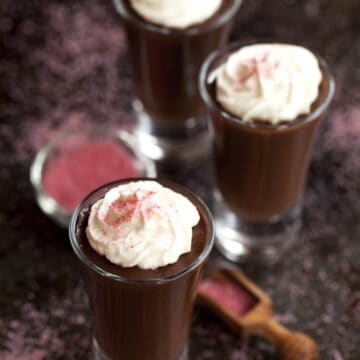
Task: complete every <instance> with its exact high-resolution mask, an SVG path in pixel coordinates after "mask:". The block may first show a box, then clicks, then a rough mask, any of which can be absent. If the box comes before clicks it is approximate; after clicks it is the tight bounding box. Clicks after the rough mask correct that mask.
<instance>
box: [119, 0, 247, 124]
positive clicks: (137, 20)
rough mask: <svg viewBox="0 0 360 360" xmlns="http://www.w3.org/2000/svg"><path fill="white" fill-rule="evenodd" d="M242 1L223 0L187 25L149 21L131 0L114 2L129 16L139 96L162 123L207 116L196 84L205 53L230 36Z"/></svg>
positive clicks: (127, 24) (181, 121)
mask: <svg viewBox="0 0 360 360" xmlns="http://www.w3.org/2000/svg"><path fill="white" fill-rule="evenodd" d="M241 2H242V1H241V0H223V1H222V4H221V6H220V8H219V9H218V10H217V12H216V13H215V14H214V15H213V16H211V17H210V18H209V19H208V20H206V21H204V22H202V23H200V24H196V25H193V26H190V27H188V28H185V29H175V28H168V27H163V26H159V25H155V24H153V23H150V22H148V21H147V20H145V19H143V18H142V17H141V16H140V15H139V14H137V13H136V12H135V11H134V10H133V9H132V7H131V4H130V2H129V0H124V1H120V0H115V3H116V5H117V8H118V10H119V12H120V14H121V16H122V17H123V19H124V24H125V29H126V33H127V37H128V45H129V49H130V57H131V63H132V67H133V75H134V78H135V86H136V94H137V96H138V98H139V100H140V101H141V103H142V106H143V108H144V110H145V112H146V113H147V114H148V115H150V117H151V118H152V120H154V121H155V122H157V123H159V125H161V126H167V127H174V126H180V125H183V122H184V121H186V120H188V119H190V118H193V117H198V116H200V115H202V114H203V112H204V107H203V105H202V102H201V100H200V95H199V92H198V87H197V80H198V72H199V69H200V66H201V64H202V62H203V60H204V59H205V57H206V56H207V55H208V54H209V53H210V52H212V51H213V50H215V49H217V48H219V47H222V46H223V45H224V44H225V43H226V41H227V39H228V36H229V33H230V30H231V27H232V23H233V20H234V16H235V14H236V11H237V10H238V8H239V7H240V5H241Z"/></svg>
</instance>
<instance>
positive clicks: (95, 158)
mask: <svg viewBox="0 0 360 360" xmlns="http://www.w3.org/2000/svg"><path fill="white" fill-rule="evenodd" d="M139 175H140V173H139V171H138V170H137V169H136V167H135V165H134V163H133V161H132V159H131V157H130V155H129V154H128V153H127V152H126V150H125V149H123V148H122V147H121V146H119V144H117V143H115V142H112V141H109V140H107V141H105V140H104V141H95V140H94V141H91V142H84V143H81V144H79V145H77V146H75V147H74V148H72V149H70V150H68V151H66V152H64V153H62V154H61V155H59V156H58V157H56V158H54V159H52V160H50V161H49V163H48V164H47V166H46V169H45V173H44V178H43V186H44V190H45V191H46V192H47V193H48V194H49V195H51V196H52V197H53V198H54V199H56V201H57V202H58V203H59V204H60V205H61V206H62V207H64V208H65V209H67V210H69V211H73V210H74V208H75V207H76V205H77V204H78V203H79V202H80V201H81V200H82V199H83V198H84V197H85V195H86V194H88V193H89V192H90V191H92V190H94V189H96V188H97V187H99V186H101V185H103V184H105V183H107V182H111V181H115V180H119V179H123V178H127V177H136V176H139Z"/></svg>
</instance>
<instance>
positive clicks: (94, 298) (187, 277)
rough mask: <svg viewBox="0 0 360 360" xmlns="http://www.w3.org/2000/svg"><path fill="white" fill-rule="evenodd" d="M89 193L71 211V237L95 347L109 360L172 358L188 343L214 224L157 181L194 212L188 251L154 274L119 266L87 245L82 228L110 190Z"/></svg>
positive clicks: (194, 199)
mask: <svg viewBox="0 0 360 360" xmlns="http://www.w3.org/2000/svg"><path fill="white" fill-rule="evenodd" d="M134 180H136V179H130V180H124V181H119V182H116V183H112V184H109V185H106V186H105V187H102V188H100V189H99V190H97V191H95V192H94V193H92V194H90V195H89V196H88V197H87V198H86V199H85V200H84V201H83V203H82V204H80V206H79V208H78V209H77V211H76V212H75V214H74V216H73V219H72V223H71V225H70V238H71V242H72V246H73V248H74V251H75V253H76V254H77V256H78V257H79V258H80V260H81V264H82V268H83V273H84V275H85V285H86V287H87V292H88V296H89V299H90V304H91V308H92V313H93V320H94V344H95V348H97V349H99V350H100V352H101V353H102V355H104V356H106V358H107V359H132V360H174V359H179V358H180V356H183V352H184V349H185V348H186V345H187V340H188V335H189V329H190V323H191V315H192V308H193V301H194V299H195V293H196V287H197V284H198V280H199V277H200V272H201V270H202V268H203V265H204V263H205V260H206V259H207V257H208V255H209V252H210V250H211V247H212V245H213V237H214V236H213V225H212V219H211V215H210V213H209V211H208V209H207V208H206V206H205V205H204V204H203V203H202V201H201V200H199V199H198V198H197V197H196V196H195V195H193V194H192V193H190V192H189V191H188V190H186V189H184V188H183V187H180V186H178V185H175V184H172V183H169V182H166V181H159V182H160V183H161V184H162V185H164V186H166V187H169V188H170V189H172V190H174V191H177V192H179V193H181V194H182V195H184V196H186V197H187V198H188V199H189V200H190V201H191V202H192V203H193V204H194V205H195V206H196V208H197V210H198V212H199V214H200V218H201V219H200V222H199V223H198V225H197V226H196V227H194V228H193V237H192V247H191V252H190V253H187V254H184V255H182V256H180V258H179V259H178V261H177V262H176V263H174V264H171V265H167V266H164V267H160V268H158V269H156V270H143V269H140V268H138V267H132V268H123V267H121V266H117V265H114V264H112V263H111V262H109V261H108V260H107V259H106V258H105V257H103V256H100V255H99V254H98V253H97V252H95V251H94V250H93V249H92V247H91V246H90V245H89V241H88V239H87V236H86V233H85V229H86V226H87V222H88V217H89V211H90V208H91V205H92V204H93V203H94V202H96V201H97V200H98V199H99V198H101V197H103V196H104V194H105V193H106V192H107V191H108V190H109V189H111V188H112V187H114V186H117V185H120V184H124V183H126V182H129V181H134Z"/></svg>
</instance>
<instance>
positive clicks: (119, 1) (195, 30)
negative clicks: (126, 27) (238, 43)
mask: <svg viewBox="0 0 360 360" xmlns="http://www.w3.org/2000/svg"><path fill="white" fill-rule="evenodd" d="M194 1H196V0H194ZM113 3H114V5H115V8H116V10H117V12H118V13H119V14H120V15H122V16H123V17H124V19H126V20H128V21H132V22H134V23H136V24H137V25H139V26H140V27H142V28H144V29H147V30H149V31H152V32H155V33H159V34H164V35H179V34H186V35H196V34H201V33H203V32H205V31H209V30H212V29H214V28H216V27H217V26H219V25H221V24H223V23H224V22H226V21H227V20H228V19H229V18H230V17H231V16H233V15H234V14H235V13H236V12H237V11H238V10H239V9H240V7H241V5H242V3H243V0H233V4H232V5H231V6H230V7H229V9H226V10H225V11H224V13H223V14H222V15H221V16H219V17H218V18H217V19H216V20H215V21H212V22H211V23H210V24H208V25H206V26H205V27H200V26H198V25H201V23H200V24H195V25H193V26H190V27H187V28H184V29H178V28H170V27H165V26H161V25H157V24H153V23H150V22H147V21H146V20H143V19H142V18H141V17H140V16H134V15H133V14H131V13H130V12H129V11H128V10H127V9H126V8H125V7H124V5H123V0H113Z"/></svg>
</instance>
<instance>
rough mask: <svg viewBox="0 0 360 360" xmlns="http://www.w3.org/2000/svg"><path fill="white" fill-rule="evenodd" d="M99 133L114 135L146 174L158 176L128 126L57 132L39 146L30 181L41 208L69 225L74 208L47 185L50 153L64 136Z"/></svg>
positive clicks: (64, 225)
mask: <svg viewBox="0 0 360 360" xmlns="http://www.w3.org/2000/svg"><path fill="white" fill-rule="evenodd" d="M82 135H83V136H92V135H94V136H99V137H102V136H103V137H106V138H109V139H110V138H111V139H113V140H115V141H118V142H119V143H120V144H121V145H122V146H125V147H126V148H127V149H128V150H129V151H130V152H131V156H132V157H133V159H134V160H135V161H138V162H139V163H141V165H142V166H143V167H144V173H145V175H146V176H149V177H155V176H156V175H157V174H156V168H155V164H154V162H153V161H151V160H150V159H148V158H146V157H145V156H143V154H142V153H141V152H140V151H139V150H138V148H137V144H136V141H135V138H134V136H133V135H131V133H130V132H129V131H128V130H126V129H125V128H121V127H120V128H108V127H101V126H91V125H86V126H85V127H82V128H80V127H75V128H69V129H66V130H64V131H61V132H60V133H58V134H56V135H55V136H54V137H53V138H52V139H50V141H49V142H47V143H46V144H45V145H44V146H43V147H41V148H40V149H39V151H38V152H37V153H36V155H35V157H34V160H33V161H32V163H31V166H30V183H31V185H32V187H33V190H34V192H35V195H36V200H37V203H38V205H39V207H40V208H41V210H42V211H43V212H44V213H45V214H46V215H47V216H49V217H50V218H52V219H53V220H55V222H57V223H58V224H59V225H60V226H63V227H67V226H68V224H69V222H70V217H71V214H72V211H69V210H67V209H66V208H64V207H63V206H61V205H60V204H59V202H58V201H57V200H56V199H55V198H54V197H53V196H51V195H50V194H48V193H47V191H46V190H45V189H44V187H43V177H44V171H45V167H46V164H47V162H48V160H49V156H50V155H51V154H52V152H53V151H54V150H56V148H57V146H59V145H61V142H62V141H63V140H66V139H69V137H72V136H82Z"/></svg>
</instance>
